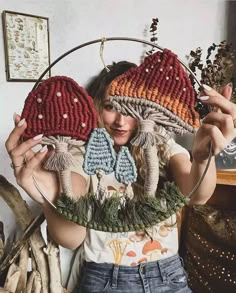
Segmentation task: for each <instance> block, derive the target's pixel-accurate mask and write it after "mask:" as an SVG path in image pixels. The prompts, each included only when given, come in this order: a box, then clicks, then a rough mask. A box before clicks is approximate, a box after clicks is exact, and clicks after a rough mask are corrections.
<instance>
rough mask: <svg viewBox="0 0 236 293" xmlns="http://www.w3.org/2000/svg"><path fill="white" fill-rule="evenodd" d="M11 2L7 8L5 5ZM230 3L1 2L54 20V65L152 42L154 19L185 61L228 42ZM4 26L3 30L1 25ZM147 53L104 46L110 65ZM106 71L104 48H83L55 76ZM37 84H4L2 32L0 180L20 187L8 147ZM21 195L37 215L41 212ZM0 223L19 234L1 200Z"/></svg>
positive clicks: (95, 51) (163, 39) (82, 78)
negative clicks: (103, 41) (198, 50)
mask: <svg viewBox="0 0 236 293" xmlns="http://www.w3.org/2000/svg"><path fill="white" fill-rule="evenodd" d="M6 2H7V3H6ZM226 2H227V1H219V0H215V1H214V0H208V1H204V0H195V1H194V0H188V1H186V0H178V1H174V0H172V1H165V0H155V1H154V0H146V1H141V0H119V1H112V0H91V1H87V0H57V1H53V0H41V1H36V0H21V1H18V0H11V1H6V0H0V8H1V9H0V10H1V12H2V11H3V10H11V11H18V12H22V13H29V14H34V15H41V16H46V17H49V21H50V50H51V60H52V61H53V60H55V59H56V58H57V57H58V56H60V55H61V54H62V53H64V52H66V51H67V50H69V49H71V48H73V47H75V46H77V45H79V44H82V43H83V42H87V41H90V40H93V39H98V38H101V37H104V36H105V37H112V36H113V37H114V36H126V37H133V38H141V39H144V38H145V39H146V40H149V37H150V36H149V35H148V34H147V29H148V27H149V25H150V23H151V19H152V18H153V17H158V18H159V21H160V23H159V26H158V38H159V44H160V45H161V46H162V47H168V48H170V49H172V50H173V51H175V52H176V53H177V54H178V55H179V57H180V58H181V59H185V55H186V54H187V53H188V52H190V50H191V49H195V48H196V47H198V46H201V47H202V48H204V49H206V48H207V47H208V46H209V45H210V44H211V43H212V42H213V41H214V42H216V43H217V42H219V41H221V40H223V39H224V37H225V35H226V34H225V29H226V21H225V19H226V16H225V13H226V8H225V6H226ZM0 26H1V24H0ZM144 49H145V48H144V47H143V45H139V44H136V43H128V42H109V43H107V44H106V45H105V52H104V58H105V61H106V63H109V62H111V60H116V61H117V60H122V59H127V60H130V61H134V62H139V59H140V56H141V55H142V53H143V50H144ZM101 68H102V63H101V60H100V59H99V45H93V46H90V47H87V48H83V49H81V50H79V51H77V52H75V53H73V54H71V55H70V56H68V57H66V58H65V59H63V60H62V61H61V62H60V63H58V64H57V65H56V66H55V67H54V68H53V70H52V75H57V74H61V75H68V76H70V77H72V78H74V79H75V80H77V81H78V82H79V83H80V84H81V85H84V84H85V83H86V81H87V79H88V78H89V77H90V76H92V75H93V74H96V72H97V71H98V70H100V69H101ZM32 86H33V83H29V82H28V83H24V82H7V81H6V78H5V64H4V46H3V36H2V27H0V101H1V104H0V117H1V123H0V130H1V131H0V135H1V137H0V142H1V143H0V162H1V174H3V175H4V176H5V177H6V178H7V179H8V180H9V181H10V182H12V183H13V184H16V183H15V179H14V177H13V174H12V170H11V168H10V167H9V163H10V160H9V158H8V156H7V154H6V151H5V147H4V142H5V140H6V138H7V136H8V134H9V132H10V131H11V129H12V127H13V119H12V118H13V113H14V112H17V113H21V110H22V107H23V103H24V99H25V97H26V96H27V94H28V92H29V91H30V90H31V88H32ZM20 191H21V192H22V195H24V197H25V198H26V199H27V201H28V202H29V203H30V204H31V206H32V208H33V209H34V211H35V212H36V213H37V212H38V207H37V206H35V205H34V204H32V203H31V201H30V200H29V198H28V196H26V195H25V194H24V192H23V191H22V190H21V189H20ZM0 221H3V222H4V223H5V232H6V234H7V235H9V234H10V233H11V231H12V230H13V229H14V228H15V219H14V216H13V214H12V213H11V211H10V210H9V209H8V208H6V205H5V203H4V202H3V201H2V200H1V198H0ZM69 257H70V252H69V251H67V250H65V249H62V258H63V264H62V265H63V276H64V279H66V275H67V273H66V271H67V269H66V268H67V267H68V259H69Z"/></svg>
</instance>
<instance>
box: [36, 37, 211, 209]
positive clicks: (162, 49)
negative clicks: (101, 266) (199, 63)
mask: <svg viewBox="0 0 236 293" xmlns="http://www.w3.org/2000/svg"><path fill="white" fill-rule="evenodd" d="M104 40H106V42H108V41H130V42H136V43H142V44H146V45H149V46H152V47H154V48H157V49H159V50H160V51H164V48H163V47H161V46H159V45H156V44H153V43H151V42H149V41H146V40H141V39H136V38H128V37H109V38H104V37H103V38H101V39H96V40H93V41H89V42H86V43H83V44H81V45H79V46H76V47H74V48H72V49H71V50H69V51H67V52H65V53H64V54H62V55H61V56H60V57H58V58H57V59H56V60H55V61H53V62H52V63H51V64H50V65H49V66H48V67H47V68H46V69H45V70H44V72H43V73H42V74H41V75H40V77H39V78H38V80H37V81H36V82H35V85H34V87H33V89H32V90H34V89H35V88H37V86H38V84H39V83H40V82H41V80H42V79H43V77H44V76H45V74H46V73H47V72H48V71H49V70H50V69H51V68H52V67H53V66H54V65H56V64H57V63H58V62H59V61H60V60H62V59H63V58H65V57H66V56H68V55H69V54H71V53H73V52H75V51H77V50H79V49H82V48H84V47H87V46H90V45H93V44H96V43H101V44H102V43H104ZM178 61H179V62H180V63H181V64H182V66H183V67H184V68H185V69H186V70H187V71H188V72H189V73H190V74H191V76H192V77H193V78H194V79H195V81H196V82H197V84H198V85H199V87H200V88H201V87H202V85H201V82H200V81H199V80H198V78H197V77H196V75H195V74H194V73H193V72H192V70H191V69H190V68H189V67H188V66H187V65H186V64H185V63H184V62H183V61H182V60H180V59H179V58H178ZM211 157H212V143H211V145H210V149H209V156H208V160H207V164H206V167H205V170H204V172H203V174H202V176H201V178H200V179H199V181H198V182H197V183H196V185H195V186H194V188H193V190H192V191H191V192H190V193H189V194H188V196H187V197H189V198H191V196H192V195H193V193H194V192H195V191H196V190H197V189H198V187H199V186H200V185H201V183H202V181H203V179H204V177H205V175H206V173H207V171H208V168H209V165H210V162H211ZM34 184H35V186H36V188H37V189H38V191H39V192H40V193H41V195H42V196H43V197H44V198H45V199H46V200H47V201H48V202H49V203H50V204H51V205H52V206H53V207H54V208H55V206H54V204H53V203H52V202H50V200H49V199H48V198H47V197H46V196H45V195H44V194H43V192H42V191H41V190H40V187H39V185H38V184H37V182H36V180H35V178H34Z"/></svg>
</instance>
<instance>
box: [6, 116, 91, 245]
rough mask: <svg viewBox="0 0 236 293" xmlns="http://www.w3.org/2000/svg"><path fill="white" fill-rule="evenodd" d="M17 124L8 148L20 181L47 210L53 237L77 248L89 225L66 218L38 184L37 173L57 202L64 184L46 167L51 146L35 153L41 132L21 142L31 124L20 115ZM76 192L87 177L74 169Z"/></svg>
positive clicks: (82, 186)
mask: <svg viewBox="0 0 236 293" xmlns="http://www.w3.org/2000/svg"><path fill="white" fill-rule="evenodd" d="M15 123H16V126H15V128H14V129H13V131H12V132H11V133H10V135H9V137H8V139H7V141H6V149H7V151H8V153H9V156H10V158H11V160H12V164H13V169H14V175H15V177H16V181H17V183H18V184H19V186H21V187H22V188H23V189H24V190H25V192H26V193H27V194H28V195H29V196H30V197H31V198H32V199H33V200H34V201H36V202H38V203H39V204H40V206H41V207H42V209H43V212H44V214H45V217H46V220H47V225H48V230H49V233H50V235H51V237H52V238H53V239H54V240H55V241H56V242H57V243H58V244H60V245H62V246H64V247H67V248H70V249H75V248H76V247H78V246H79V245H80V244H81V243H82V242H83V240H84V238H85V235H86V229H85V228H84V227H82V226H79V225H77V224H75V223H73V222H70V221H68V220H66V219H65V218H64V217H62V216H61V215H60V214H59V213H57V211H56V210H55V209H54V208H53V207H51V206H50V204H48V202H47V201H46V200H45V199H44V197H43V196H42V195H41V194H40V193H39V191H38V190H37V188H36V187H35V185H34V181H33V177H34V178H35V180H36V181H37V183H38V186H39V187H40V190H41V192H42V193H43V194H44V195H45V196H47V198H48V199H49V200H50V201H51V202H55V200H56V199H57V197H58V195H59V193H60V184H59V180H58V177H57V174H56V172H52V171H47V170H44V169H43V168H42V162H43V161H44V160H45V159H46V156H47V153H48V149H47V148H46V147H44V148H42V149H41V150H40V151H38V152H36V153H34V152H33V151H32V148H33V147H35V146H36V145H38V144H40V143H41V141H42V137H41V136H37V137H35V138H32V139H29V140H27V141H25V142H22V143H21V142H20V137H21V135H22V134H23V132H24V130H25V129H26V127H27V123H26V122H25V121H24V120H21V121H20V116H18V115H17V116H16V118H15ZM72 186H73V192H74V194H76V195H77V196H78V197H79V196H80V195H82V194H84V193H85V192H86V180H85V179H84V178H83V177H82V176H80V175H79V174H76V173H72Z"/></svg>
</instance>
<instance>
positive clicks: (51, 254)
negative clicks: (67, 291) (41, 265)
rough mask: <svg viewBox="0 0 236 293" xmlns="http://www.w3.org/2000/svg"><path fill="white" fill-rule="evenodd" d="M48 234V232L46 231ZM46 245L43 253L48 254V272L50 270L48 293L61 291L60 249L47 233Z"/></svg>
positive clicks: (59, 292) (60, 292)
mask: <svg viewBox="0 0 236 293" xmlns="http://www.w3.org/2000/svg"><path fill="white" fill-rule="evenodd" d="M47 234H48V233H47ZM47 237H48V245H47V247H46V248H44V253H46V254H47V256H48V264H49V272H50V278H49V279H50V284H49V289H50V293H62V292H63V287H62V285H61V283H62V282H61V265H60V250H59V246H58V245H57V243H56V242H55V241H53V240H52V239H51V238H50V236H49V234H48V235H47Z"/></svg>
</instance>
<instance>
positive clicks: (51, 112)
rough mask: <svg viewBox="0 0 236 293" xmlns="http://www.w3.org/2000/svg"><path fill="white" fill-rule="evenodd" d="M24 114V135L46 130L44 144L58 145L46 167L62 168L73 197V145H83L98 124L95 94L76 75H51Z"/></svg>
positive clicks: (29, 100)
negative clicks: (89, 92)
mask: <svg viewBox="0 0 236 293" xmlns="http://www.w3.org/2000/svg"><path fill="white" fill-rule="evenodd" d="M21 117H22V118H25V119H26V121H27V129H26V130H25V132H24V134H23V138H32V137H34V136H36V135H38V134H41V133H43V134H44V137H43V140H42V144H46V145H52V146H53V147H54V149H55V151H54V152H53V154H52V155H51V156H50V157H49V158H48V159H47V161H46V162H45V164H44V168H45V169H48V170H53V171H57V172H59V174H60V178H61V182H62V189H63V192H64V193H65V194H66V195H67V196H69V197H73V192H72V186H71V176H70V171H69V167H70V166H72V165H76V164H77V162H76V160H75V158H74V157H73V155H72V149H73V147H75V146H81V145H83V144H84V143H85V142H86V141H87V140H88V137H89V135H90V133H91V131H92V130H93V129H94V128H95V127H96V126H97V119H98V116H97V113H96V111H95V109H94V106H93V100H92V98H91V97H90V96H89V95H88V94H87V92H86V91H85V90H84V89H83V88H82V87H80V86H79V85H78V84H77V83H76V82H75V81H74V80H73V79H71V78H68V77H65V76H55V77H51V78H49V79H47V80H45V81H43V82H42V83H41V84H39V86H38V87H37V88H36V89H35V90H33V91H31V92H30V93H29V95H28V97H27V98H26V101H25V105H24V109H23V112H22V115H21Z"/></svg>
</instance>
